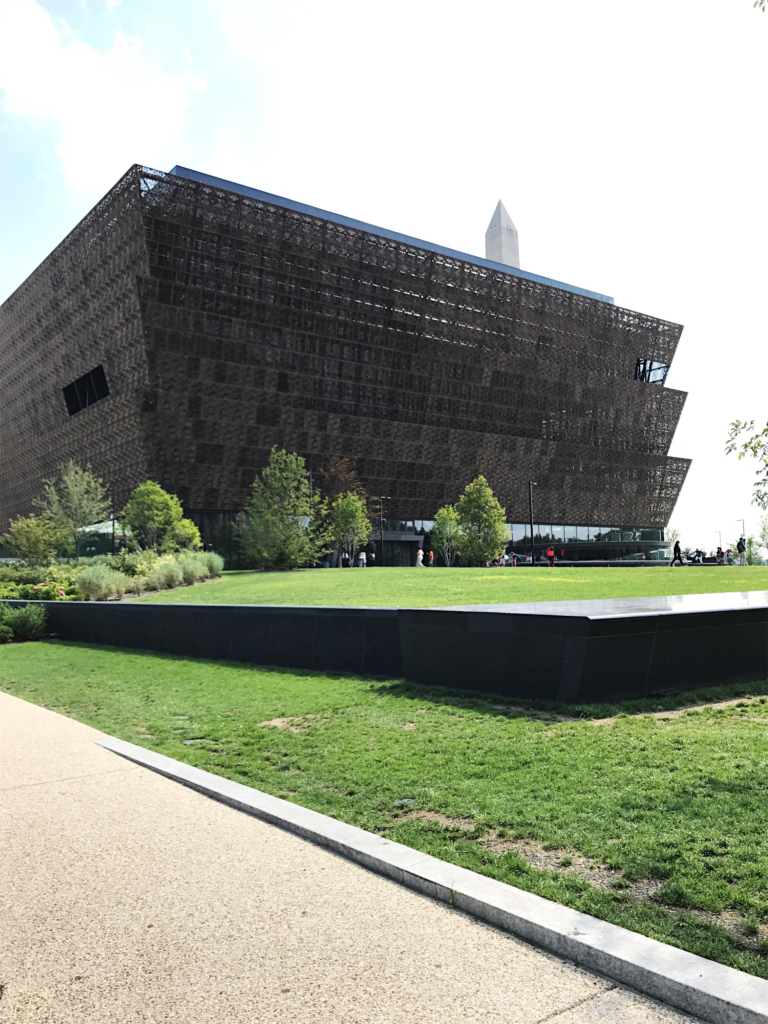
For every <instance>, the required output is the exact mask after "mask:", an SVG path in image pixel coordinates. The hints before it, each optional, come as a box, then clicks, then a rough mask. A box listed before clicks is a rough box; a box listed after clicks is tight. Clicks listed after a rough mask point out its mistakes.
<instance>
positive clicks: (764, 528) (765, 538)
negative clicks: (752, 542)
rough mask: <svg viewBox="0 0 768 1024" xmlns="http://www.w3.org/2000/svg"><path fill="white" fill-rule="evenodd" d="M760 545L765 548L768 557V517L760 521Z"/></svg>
mask: <svg viewBox="0 0 768 1024" xmlns="http://www.w3.org/2000/svg"><path fill="white" fill-rule="evenodd" d="M760 544H761V545H762V546H763V547H764V548H765V551H766V555H768V516H763V518H762V519H761V520H760Z"/></svg>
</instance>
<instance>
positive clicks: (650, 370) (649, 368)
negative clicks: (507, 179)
mask: <svg viewBox="0 0 768 1024" xmlns="http://www.w3.org/2000/svg"><path fill="white" fill-rule="evenodd" d="M668 372H669V366H668V365H667V364H666V363H657V362H655V361H654V360H653V359H638V360H637V366H635V380H642V381H645V383H646V384H661V385H662V387H663V385H664V382H665V380H666V379H667V373H668Z"/></svg>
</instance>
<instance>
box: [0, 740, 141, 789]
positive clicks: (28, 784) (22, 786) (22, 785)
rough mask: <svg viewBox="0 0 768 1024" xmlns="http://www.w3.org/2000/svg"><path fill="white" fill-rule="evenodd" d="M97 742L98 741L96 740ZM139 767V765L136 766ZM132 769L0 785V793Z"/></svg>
mask: <svg viewBox="0 0 768 1024" xmlns="http://www.w3.org/2000/svg"><path fill="white" fill-rule="evenodd" d="M96 742H97V743H98V742H99V741H98V740H96ZM137 767H140V766H137ZM130 771H133V769H132V768H111V769H109V771H105V772H88V773H87V774H86V775H68V776H67V778H66V779H45V780H44V781H43V782H20V783H19V785H18V786H0V793H12V792H13V791H14V790H15V789H33V788H34V787H35V786H55V785H56V784H57V783H58V782H76V781H77V780H78V779H96V778H99V777H100V776H102V775H119V774H120V773H122V772H130Z"/></svg>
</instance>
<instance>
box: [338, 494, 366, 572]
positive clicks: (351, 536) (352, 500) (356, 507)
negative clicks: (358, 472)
mask: <svg viewBox="0 0 768 1024" xmlns="http://www.w3.org/2000/svg"><path fill="white" fill-rule="evenodd" d="M372 529H373V528H372V526H371V523H370V520H369V519H368V513H367V512H366V509H365V502H364V501H363V500H362V498H361V497H360V496H359V495H358V494H353V493H352V492H349V493H348V494H342V495H340V496H339V497H338V498H337V499H336V501H334V503H333V504H332V505H331V538H332V539H333V540H334V541H335V542H336V543H337V544H338V546H339V548H340V550H341V551H346V553H347V554H348V555H349V557H350V560H351V561H353V562H354V560H355V555H356V553H357V551H358V549H359V548H361V547H362V546H363V544H365V543H366V542H367V540H368V538H369V537H370V536H371V532H372Z"/></svg>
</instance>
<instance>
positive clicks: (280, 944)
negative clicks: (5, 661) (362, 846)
mask: <svg viewBox="0 0 768 1024" xmlns="http://www.w3.org/2000/svg"><path fill="white" fill-rule="evenodd" d="M0 685H1V681H0ZM99 735H101V734H100V733H98V732H97V731H96V730H94V729H91V728H89V727H88V726H85V725H81V724H80V723H78V722H74V721H72V720H71V719H69V718H65V717H63V716H61V715H57V714H55V713H53V712H51V711H47V710H44V709H42V708H39V707H37V706H35V705H32V704H28V703H26V702H24V701H21V700H18V699H17V698H15V697H11V696H8V695H7V694H4V693H0V788H1V789H2V805H3V807H2V826H1V828H2V834H0V850H2V854H1V855H0V872H1V873H2V878H1V895H0V903H1V904H2V905H1V906H0V913H2V921H3V925H2V929H1V930H0V962H1V964H2V966H1V968H0V970H1V971H2V976H0V984H2V986H3V988H2V994H1V995H0V1022H2V1024H85V1022H87V1024H91V1022H94V1024H102V1022H110V1024H111V1022H114V1024H134V1022H135V1024H148V1022H151V1024H161V1022H162V1024H171V1022H173V1024H198V1022H200V1024H203V1022H205V1024H208V1022H216V1024H240V1022H247V1024H272V1022H275V1024H278V1022H279V1024H289V1022H290V1024H292V1022H297V1024H299V1022H300V1024H314V1022H334V1024H335V1022H343V1024H358V1022H359V1024H368V1022H377V1024H378V1022H380V1024H400V1022H414V1024H417V1022H418V1024H431V1022H435V1024H454V1022H456V1024H458V1022H462V1024H468V1022H475V1021H477V1022H480V1021H482V1024H497V1022H498V1024H502V1022H503V1024H544V1022H545V1021H546V1022H548V1024H549V1022H552V1024H683V1022H690V1021H691V1020H692V1018H690V1017H686V1016H684V1015H681V1014H679V1013H677V1012H675V1011H672V1010H670V1009H668V1008H666V1007H663V1006H660V1005H659V1004H657V1003H653V1002H652V1001H651V1000H648V999H646V998H643V997H641V996H638V995H635V994H633V993H631V992H628V991H626V990H624V989H622V988H620V987H617V986H615V985H614V984H613V983H611V982H608V981H605V980H603V979H601V978H599V977H597V976H595V975H591V974H589V973H588V972H586V971H582V970H580V969H578V968H576V967H574V966H572V965H570V964H568V963H564V962H561V961H559V960H557V959H556V958H555V957H553V956H550V955H548V954H546V953H543V952H541V951H539V950H537V949H534V948H533V947H531V946H528V945H526V944H525V943H523V942H520V941H518V940H517V939H515V938H513V937H511V936H509V935H506V934H504V933H502V932H499V931H496V930H495V929H493V928H489V927H486V926H484V925H482V924H479V923H477V922H475V921H473V920H472V919H471V918H469V917H466V916H464V915H462V914H459V913H456V912H455V911H452V910H450V909H448V908H447V907H445V906H443V905H441V904H438V903H434V902H432V901H431V900H428V899H425V898H424V897H422V896H419V895H417V894H416V893H413V892H410V891H408V890H406V889H403V888H401V887H400V886H398V885H396V884H394V883H393V882H390V881H387V880H386V879H384V878H381V877H379V876H377V875H374V874H371V873H370V872H367V871H365V870H364V869H363V868H360V867H358V866H357V865H354V864H352V863H350V862H348V861H345V860H342V859H340V858H338V857H336V856H334V855H333V854H330V853H328V852H327V851H325V850H322V849H320V848H319V847H316V846H313V845H311V844H310V843H307V842H305V841H303V840H301V839H299V838H298V837H296V836H293V835H289V834H288V833H286V832H283V831H281V830H280V829H277V828H274V827H273V826H270V825H267V824H265V823H264V822H261V821H259V820H257V819H256V818H252V817H249V816H248V815H245V814H242V813H239V812H238V811H235V810H232V809H231V808H228V807H226V806H224V805H221V804H218V803H216V802H214V801H213V800H210V799H208V798H207V797H204V796H202V795H200V794H198V793H195V792H193V791H191V790H189V789H185V788H184V787H182V786H180V785H178V784H177V783H174V782H172V781H170V780H169V779H165V778H163V777H161V776H159V775H156V774H153V773H152V772H150V771H147V770H146V769H144V768H141V767H139V766H137V765H133V764H131V763H129V762H128V761H125V760H122V759H121V758H119V757H117V756H116V755H115V754H112V753H110V752H109V751H107V750H104V749H102V748H101V747H99V746H97V745H96V744H95V743H94V742H93V741H94V739H95V738H97V737H98V736H99Z"/></svg>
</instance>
